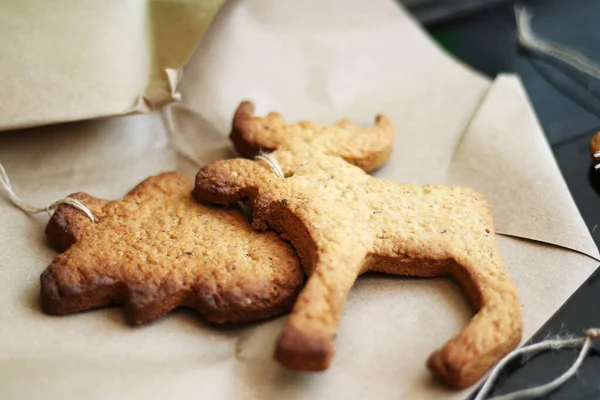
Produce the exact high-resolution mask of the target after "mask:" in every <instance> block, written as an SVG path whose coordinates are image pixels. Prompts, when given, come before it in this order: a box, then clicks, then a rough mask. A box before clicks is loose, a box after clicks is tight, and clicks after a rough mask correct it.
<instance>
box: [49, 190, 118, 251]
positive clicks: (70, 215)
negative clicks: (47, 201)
mask: <svg viewBox="0 0 600 400" xmlns="http://www.w3.org/2000/svg"><path fill="white" fill-rule="evenodd" d="M68 197H70V198H72V199H76V200H79V201H80V202H81V203H82V204H84V205H85V206H86V207H87V208H88V209H89V210H90V212H91V213H92V215H94V218H95V219H98V218H100V217H101V215H102V207H104V205H105V204H106V203H108V200H104V199H99V198H96V197H93V196H90V195H89V194H87V193H73V194H71V195H69V196H68ZM93 224H94V222H92V221H91V220H90V218H89V217H88V216H87V215H85V213H84V212H83V211H81V210H78V209H76V208H73V207H71V206H69V205H67V204H62V205H60V206H58V207H57V208H56V210H55V211H54V214H53V215H52V218H50V221H48V225H46V237H47V238H48V241H49V242H50V245H52V247H54V248H55V249H56V250H58V251H61V252H62V251H66V250H67V249H68V248H69V247H71V245H73V243H75V242H76V241H77V240H78V239H79V238H81V236H82V235H83V232H84V230H85V229H87V228H89V227H91V226H92V225H93Z"/></svg>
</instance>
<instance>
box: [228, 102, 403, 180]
mask: <svg viewBox="0 0 600 400" xmlns="http://www.w3.org/2000/svg"><path fill="white" fill-rule="evenodd" d="M230 139H231V141H232V142H233V144H234V146H235V149H236V150H237V152H238V153H239V154H240V155H242V156H244V157H254V156H256V155H257V154H258V153H259V152H260V151H273V150H291V149H297V148H302V147H309V148H317V149H319V151H322V152H324V153H326V154H329V155H335V156H338V157H341V158H343V159H344V160H346V161H347V162H349V163H350V164H353V165H356V166H358V167H360V168H362V169H363V170H365V171H367V172H369V171H372V170H374V169H376V168H379V167H381V166H382V165H383V164H385V162H386V161H387V160H388V158H389V157H390V154H391V152H392V145H393V143H394V126H393V125H392V122H391V121H390V119H389V118H388V117H387V116H386V115H378V116H377V117H376V118H375V125H373V126H369V127H359V126H356V125H354V123H353V122H352V121H350V120H348V119H345V120H342V121H339V122H338V123H336V124H334V125H331V126H329V125H319V124H315V123H314V122H310V121H301V122H298V123H293V124H288V123H286V121H285V120H284V118H283V116H282V115H281V114H278V113H270V114H268V115H267V116H266V117H259V116H255V115H254V105H253V104H252V103H251V102H249V101H245V102H242V103H241V104H240V105H239V107H238V108H237V110H236V112H235V115H234V117H233V124H232V130H231V134H230Z"/></svg>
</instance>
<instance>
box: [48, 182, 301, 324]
mask: <svg viewBox="0 0 600 400" xmlns="http://www.w3.org/2000/svg"><path fill="white" fill-rule="evenodd" d="M192 190H193V184H192V183H191V182H189V181H188V180H187V179H186V178H184V177H183V176H181V175H179V174H177V173H165V174H161V175H157V176H154V177H151V178H149V179H147V180H145V181H144V182H142V183H141V184H139V185H138V186H137V187H136V188H134V189H133V190H132V191H130V192H129V193H128V194H127V195H126V196H125V197H124V199H123V200H115V201H108V200H101V199H96V198H94V197H92V196H89V195H87V194H85V193H77V194H74V195H72V196H70V197H73V198H76V199H78V200H80V201H81V202H82V203H83V204H85V205H86V206H87V207H88V208H89V209H90V210H91V211H92V213H93V214H94V215H95V217H96V222H95V223H93V222H92V221H90V220H89V218H88V217H87V216H86V215H85V214H84V213H83V212H81V211H79V210H76V209H75V208H72V207H70V206H67V205H61V206H59V207H58V208H57V209H56V211H55V213H54V215H53V216H52V218H51V220H50V221H49V223H48V226H47V228H46V234H47V237H48V239H49V241H50V243H51V244H52V245H53V246H54V247H55V248H56V249H58V250H59V251H62V252H63V253H62V254H59V255H58V256H57V257H56V258H55V259H54V260H53V261H52V263H51V264H50V266H48V268H47V269H46V270H45V271H44V273H43V274H42V276H41V300H42V308H43V310H44V311H45V312H47V313H49V314H68V313H73V312H78V311H84V310H88V309H92V308H98V307H105V306H109V305H116V304H124V306H125V311H126V315H127V317H128V319H129V320H130V321H131V322H133V323H144V322H148V321H151V320H153V319H156V318H159V317H161V316H162V315H164V314H166V313H167V312H168V311H169V310H171V309H173V308H175V307H179V306H185V307H190V308H193V309H196V310H198V311H199V312H200V313H201V314H203V315H204V316H205V317H206V319H208V320H209V321H212V322H217V323H222V322H241V321H250V320H255V319H261V318H267V317H270V316H274V315H277V314H280V313H282V312H285V311H289V309H291V307H292V305H293V301H294V299H295V298H296V295H297V293H298V291H299V290H300V288H301V286H302V284H303V281H304V274H303V271H302V268H301V266H300V262H299V260H298V257H297V256H296V254H295V252H294V250H293V248H292V247H291V246H290V245H289V244H288V243H286V242H285V241H283V240H282V239H281V238H280V237H279V236H278V235H277V234H276V233H275V232H263V233H259V232H256V231H255V230H253V229H252V228H251V227H250V224H249V223H248V222H247V221H246V219H245V217H244V215H243V213H242V212H241V211H239V210H237V209H222V208H215V207H211V206H208V205H203V204H200V203H198V202H197V201H196V200H194V198H193V196H192Z"/></svg>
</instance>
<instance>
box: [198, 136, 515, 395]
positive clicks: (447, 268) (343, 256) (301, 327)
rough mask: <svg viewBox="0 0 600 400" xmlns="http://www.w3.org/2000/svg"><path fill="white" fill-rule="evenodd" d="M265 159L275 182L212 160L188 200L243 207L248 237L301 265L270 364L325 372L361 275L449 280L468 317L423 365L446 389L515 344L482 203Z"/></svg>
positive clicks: (285, 155) (312, 154)
mask: <svg viewBox="0 0 600 400" xmlns="http://www.w3.org/2000/svg"><path fill="white" fill-rule="evenodd" d="M271 157H272V158H273V159H274V160H276V162H278V163H279V165H280V167H281V169H282V170H283V172H284V175H285V178H279V177H278V176H276V174H275V173H273V171H272V168H271V167H269V166H268V165H267V163H265V162H264V161H263V160H257V161H251V160H247V159H233V160H225V161H217V162H215V163H212V164H210V165H208V166H206V167H204V168H202V169H201V170H200V171H199V172H198V175H197V177H196V188H195V191H194V194H195V196H196V198H197V199H199V200H201V201H210V202H215V203H220V204H229V203H233V202H236V201H238V200H246V201H248V204H250V206H251V207H253V212H254V215H253V218H254V220H253V226H255V227H256V228H258V229H261V230H264V229H266V228H267V227H270V228H273V229H275V230H276V231H278V232H280V233H282V236H284V237H285V238H287V239H289V240H290V241H291V242H292V244H293V245H294V247H295V248H296V251H297V252H298V254H299V255H300V258H301V259H302V261H303V265H304V268H305V270H306V272H307V273H308V275H309V278H308V282H307V284H306V286H305V288H304V289H303V290H302V291H301V293H300V295H299V297H298V299H297V301H296V304H295V306H294V308H293V311H292V314H291V316H290V318H289V319H288V321H287V323H286V325H285V327H284V328H283V331H282V333H281V336H280V337H279V340H278V344H277V348H276V353H275V356H276V359H277V360H278V361H279V362H280V363H282V364H283V365H285V366H287V367H289V368H292V369H297V370H310V371H319V370H324V369H326V368H328V366H329V364H330V361H331V358H332V356H333V353H334V336H335V332H336V329H337V326H338V322H339V320H340V316H341V313H342V308H343V306H344V304H345V302H346V298H347V296H348V293H349V291H350V288H351V287H352V285H353V284H354V281H355V280H356V278H357V277H358V276H359V275H360V274H362V273H364V272H367V271H378V272H385V273H390V274H400V275H408V276H420V277H438V276H441V277H449V278H451V279H453V280H454V281H455V282H456V283H458V284H459V285H460V286H461V287H462V288H463V290H464V293H465V296H466V297H467V299H468V300H469V302H470V304H471V305H472V307H473V308H474V309H475V310H476V311H477V314H476V315H475V316H474V318H473V319H472V320H471V322H470V323H469V324H468V325H467V326H466V327H465V328H464V329H463V331H462V332H460V333H459V334H458V335H457V336H455V337H454V338H452V339H451V340H450V341H449V342H447V343H446V344H445V345H444V346H443V347H442V348H441V349H439V350H437V351H435V352H434V353H433V354H432V355H431V356H430V358H429V360H428V362H427V365H428V366H429V368H430V369H431V370H433V371H434V373H435V374H436V375H437V376H438V377H439V378H440V379H442V380H443V381H444V382H445V383H447V384H448V385H450V386H452V387H455V388H464V387H466V386H469V385H471V384H472V383H474V382H475V381H476V380H477V379H479V378H480V377H481V376H482V375H483V374H484V373H485V372H486V371H487V370H488V369H489V368H490V366H491V365H492V364H493V363H495V362H496V361H498V360H499V359H500V358H501V357H503V356H504V355H505V354H507V353H508V352H509V351H511V350H512V349H513V348H515V346H517V345H518V343H519V341H520V339H521V331H522V321H521V309H520V305H519V300H518V297H517V292H516V290H515V287H514V285H513V284H512V282H511V280H510V278H509V277H508V275H507V274H506V272H505V269H504V265H503V263H502V260H501V258H500V254H499V252H498V248H497V246H496V243H495V239H494V230H493V222H492V216H491V214H490V211H489V209H488V206H487V205H486V202H485V200H484V198H483V197H482V196H481V195H479V194H477V193H475V192H474V191H473V190H470V189H467V188H461V187H451V186H431V185H425V186H419V185H411V184H396V183H392V182H389V181H386V180H382V179H376V178H373V177H370V176H369V175H367V174H366V173H365V172H364V171H363V170H361V169H359V168H357V167H355V166H353V165H351V164H349V163H347V162H346V161H344V160H343V159H341V158H339V157H335V156H331V155H328V154H325V153H324V152H321V151H320V149H319V148H318V147H305V148H302V149H298V148H296V149H294V151H293V152H292V151H283V150H279V151H275V152H274V153H272V154H271ZM390 346H391V348H393V344H390Z"/></svg>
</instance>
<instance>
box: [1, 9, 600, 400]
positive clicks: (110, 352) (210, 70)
mask: <svg viewBox="0 0 600 400" xmlns="http://www.w3.org/2000/svg"><path fill="white" fill-rule="evenodd" d="M333 16H335V17H333ZM179 88H180V92H181V94H182V101H181V102H180V103H178V104H176V105H175V106H173V107H172V108H171V110H169V111H170V112H169V113H168V114H167V116H169V115H170V116H171V117H172V120H171V121H167V122H169V123H167V124H166V127H168V128H169V129H168V130H169V131H170V132H167V129H165V124H163V122H164V121H163V119H161V117H160V116H159V115H156V114H150V115H138V116H129V117H120V118H113V119H105V120H97V121H87V122H78V123H71V124H64V125H60V126H50V127H44V128H36V129H31V130H27V131H19V132H7V133H4V134H0V161H1V162H3V164H4V165H5V167H6V169H7V171H8V173H9V174H10V176H11V178H12V180H13V182H14V186H15V190H16V191H17V192H18V193H19V194H20V195H21V196H22V197H24V198H26V199H30V200H31V201H32V202H34V201H35V203H36V204H39V205H43V204H48V203H50V202H51V201H53V200H56V199H57V198H60V197H63V196H64V195H65V194H67V193H70V192H74V191H87V192H89V193H91V194H93V195H95V196H99V197H106V198H118V197H120V196H122V195H123V194H124V193H125V192H126V191H127V190H129V189H130V188H131V187H133V186H134V185H135V184H137V183H138V182H139V181H141V180H142V179H144V178H145V177H147V176H149V175H152V174H155V173H159V172H162V171H164V170H168V169H178V170H181V171H183V172H184V173H186V174H187V175H188V176H189V177H190V179H191V178H193V176H194V173H195V172H196V170H197V167H195V166H194V165H192V164H191V163H189V162H188V161H187V160H186V159H184V158H182V157H180V156H178V154H177V152H175V151H173V146H172V144H173V142H172V141H173V140H175V141H177V143H178V144H179V145H182V146H188V147H187V148H188V149H189V150H193V151H194V152H195V153H196V155H197V157H198V159H199V160H200V161H201V162H202V163H205V162H209V161H212V160H215V159H219V158H223V157H228V156H231V155H232V152H231V146H230V144H229V142H228V140H227V134H228V132H229V127H230V123H231V117H232V114H233V111H234V109H235V107H236V106H237V104H238V103H239V101H241V100H242V99H251V100H253V101H254V102H255V104H256V105H257V108H258V109H257V112H258V113H261V114H262V113H265V112H268V111H271V110H277V111H280V112H282V113H283V115H284V116H285V117H286V118H287V119H288V120H289V121H295V120H298V119H311V120H314V121H318V122H322V123H332V122H334V121H336V120H338V119H340V118H343V117H350V118H353V119H354V120H355V121H357V122H358V123H362V124H369V123H371V122H372V120H373V118H374V116H375V114H377V113H379V112H384V113H387V114H388V115H389V116H390V117H391V119H392V121H393V122H394V124H395V126H396V131H397V139H396V143H395V147H394V151H393V153H392V156H391V159H390V161H389V162H388V164H387V165H386V166H384V167H383V168H381V169H380V170H379V171H377V172H376V173H375V175H376V176H379V177H382V178H386V179H390V180H392V181H397V182H421V183H425V182H427V183H450V184H457V185H467V186H471V187H473V188H475V189H477V190H479V191H481V192H482V193H483V194H484V195H485V196H486V198H487V200H488V202H489V203H490V206H491V209H492V213H493V214H494V218H495V222H496V230H497V232H499V233H500V235H498V237H497V240H498V244H499V246H500V251H501V255H502V257H503V259H504V261H505V264H506V267H507V270H508V272H509V273H510V275H511V276H512V278H513V280H514V282H515V284H516V286H517V289H518V291H519V294H520V298H521V302H522V305H523V317H524V339H526V338H528V337H529V336H531V335H532V334H533V332H534V331H535V330H537V329H538V328H539V327H540V326H541V325H542V324H543V323H544V322H545V321H546V320H547V319H548V318H549V317H550V316H551V315H552V313H553V312H554V311H556V310H557V309H558V307H560V305H561V304H562V303H563V302H564V301H565V300H566V299H567V298H568V297H569V296H570V295H571V294H572V293H573V292H574V291H575V290H576V289H577V287H578V286H579V285H580V284H581V283H582V282H583V281H584V280H585V279H586V278H587V277H588V276H589V275H590V274H591V273H592V272H593V271H594V269H595V268H596V266H597V263H598V261H597V260H598V258H599V255H598V251H597V249H596V247H595V245H594V243H593V241H592V239H591V237H590V235H589V232H588V231H587V228H586V227H585V225H584V223H583V221H582V219H581V216H580V215H579V212H578V210H577V208H576V207H575V205H574V203H573V200H572V199H571V196H570V194H569V191H568V189H567V187H566V185H565V183H564V181H563V180H562V178H561V175H560V172H559V170H558V168H557V166H556V163H555V161H554V159H553V157H552V153H551V151H550V149H549V147H548V145H547V143H546V140H545V138H544V136H543V133H542V132H541V129H540V127H539V124H538V123H537V121H536V118H535V115H534V114H533V111H532V108H531V106H530V104H529V102H528V100H527V97H526V94H525V92H524V90H523V87H522V85H521V84H520V81H519V80H518V78H517V77H515V76H511V75H503V76H499V77H498V78H496V79H495V80H494V81H493V82H490V81H489V80H488V79H486V78H484V77H482V76H481V75H479V74H477V73H476V72H474V71H472V70H470V69H468V68H467V67H465V66H464V65H461V64H460V63H458V62H457V61H455V60H453V59H452V58H451V57H449V56H448V55H446V54H445V53H443V52H442V51H441V50H440V49H438V48H437V47H436V46H435V45H434V44H433V43H432V42H431V40H430V39H429V38H428V37H427V36H426V35H425V34H424V33H423V32H422V31H421V29H420V28H419V27H418V26H417V25H416V24H415V23H414V21H413V20H412V19H411V18H410V17H408V16H407V14H406V13H404V12H403V11H402V10H400V9H398V8H397V6H396V4H395V3H394V2H392V1H387V0H374V1H371V2H369V3H368V5H367V3H365V2H362V1H358V0H352V1H342V0H331V1H328V2H319V1H316V0H312V1H305V2H301V3H300V2H297V3H290V2H285V3H284V2H278V1H275V0H253V1H248V0H247V1H230V2H228V3H226V4H225V6H224V7H223V8H222V9H221V10H220V12H219V14H218V15H217V17H216V19H215V21H214V22H213V24H212V25H211V27H210V29H209V30H208V31H207V33H206V35H205V37H204V39H203V41H202V42H201V43H200V46H199V47H198V48H197V49H196V51H195V53H194V55H193V56H192V58H191V59H190V61H189V62H188V64H186V66H185V68H184V71H183V75H182V78H181V81H180V85H179ZM46 221H47V217H46V216H44V215H40V216H36V217H30V216H27V215H24V214H23V213H22V212H20V211H19V210H16V209H14V208H13V207H12V206H11V205H9V204H8V203H6V202H0V227H2V229H0V254H3V263H2V268H0V304H2V305H3V306H2V308H0V397H1V398H7V399H8V398H28V399H30V398H31V399H36V398H44V399H53V398H60V399H71V398H73V399H79V398H81V396H82V395H84V396H85V397H86V398H87V399H106V398H126V399H138V398H139V399H142V398H143V399H159V398H165V397H169V398H181V399H187V398H189V399H192V398H193V399H196V398H211V399H212V398H219V399H254V398H256V399H276V398H277V399H278V398H291V399H304V398H306V399H308V398H310V399H329V398H336V399H337V398H344V399H354V398H356V399H359V398H407V399H413V398H414V399H462V398H465V397H467V395H468V394H469V393H470V392H471V390H472V389H467V390H464V391H461V392H456V391H452V390H449V389H447V388H445V387H443V386H442V385H441V384H439V383H437V382H436V381H435V380H434V379H433V378H432V377H431V375H430V374H429V372H428V371H427V370H426V368H425V360H426V358H427V356H428V355H429V354H430V353H431V352H432V351H433V350H434V349H436V348H437V347H439V346H441V345H442V344H443V343H444V342H445V341H446V340H448V339H449V338H450V337H451V336H452V335H454V334H456V333H458V332H459V330H460V329H461V327H463V326H464V325H465V324H466V322H467V321H468V320H469V318H471V316H472V311H471V310H470V309H469V307H468V305H467V302H466V301H465V299H464V297H463V295H462V293H461V292H460V290H459V289H458V287H457V286H456V285H454V284H453V283H451V282H450V281H449V280H446V279H408V278H401V277H394V276H385V275H377V274H372V275H366V276H363V277H361V278H360V279H359V280H358V282H357V284H356V286H355V287H354V288H353V290H352V293H351V296H350V299H349V301H348V303H347V305H346V307H345V309H344V315H343V318H342V322H341V326H340V328H339V331H338V336H337V339H336V352H337V354H336V356H335V358H334V361H333V364H332V366H331V368H330V369H329V370H328V371H326V372H323V373H299V372H293V371H288V370H286V369H284V368H282V367H280V366H279V365H278V364H277V363H276V362H275V361H273V359H272V352H273V349H274V344H275V340H276V337H277V334H278V333H279V331H280V329H281V326H282V323H283V321H284V320H285V317H280V318H276V319H273V320H270V321H267V322H261V323H254V324H248V325H242V326H235V327H225V328H219V327H214V326H209V325H208V324H206V323H205V322H204V321H203V320H202V319H201V318H199V317H198V316H197V315H196V314H193V313H189V312H185V311H178V312H174V313H172V314H170V315H169V316H167V317H165V318H162V319H161V320H159V321H156V322H155V323H152V324H149V325H146V326H142V327H136V328H132V327H130V326H128V325H127V324H126V322H125V320H124V318H123V314H122V312H121V311H120V310H119V309H109V310H99V311H94V312H87V313H82V314H78V315H72V316H67V317H52V316H47V315H44V314H43V313H42V312H41V311H40V308H39V305H38V301H39V296H38V292H39V275H40V273H41V272H42V271H43V269H44V268H45V267H46V265H47V264H48V263H49V262H50V260H51V258H52V257H53V255H54V254H55V253H54V252H53V251H52V250H51V249H49V248H48V246H47V245H46V244H45V241H44V237H43V228H44V224H45V223H46ZM348 245H349V246H351V245H352V244H351V243H349V244H348Z"/></svg>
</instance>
